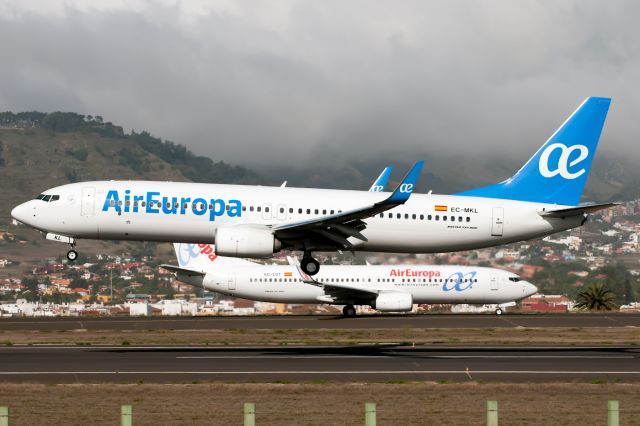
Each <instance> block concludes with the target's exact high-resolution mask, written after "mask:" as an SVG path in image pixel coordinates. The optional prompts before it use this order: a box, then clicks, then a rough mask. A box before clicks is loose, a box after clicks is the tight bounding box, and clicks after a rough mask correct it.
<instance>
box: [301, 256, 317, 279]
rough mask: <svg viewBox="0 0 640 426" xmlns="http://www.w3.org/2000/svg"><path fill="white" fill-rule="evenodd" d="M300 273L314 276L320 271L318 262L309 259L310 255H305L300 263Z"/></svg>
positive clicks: (311, 258)
mask: <svg viewBox="0 0 640 426" xmlns="http://www.w3.org/2000/svg"><path fill="white" fill-rule="evenodd" d="M300 268H301V269H302V272H304V273H305V274H307V275H309V276H314V275H315V274H317V273H318V272H319V271H320V262H318V261H317V260H315V259H314V258H313V257H311V254H310V253H305V254H304V256H303V257H302V261H301V262H300Z"/></svg>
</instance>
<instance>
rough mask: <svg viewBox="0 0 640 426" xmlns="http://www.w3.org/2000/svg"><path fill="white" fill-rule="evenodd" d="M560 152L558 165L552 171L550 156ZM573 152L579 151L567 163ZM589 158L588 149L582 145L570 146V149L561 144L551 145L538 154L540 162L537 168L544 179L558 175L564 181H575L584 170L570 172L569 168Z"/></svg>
mask: <svg viewBox="0 0 640 426" xmlns="http://www.w3.org/2000/svg"><path fill="white" fill-rule="evenodd" d="M556 150H560V156H559V157H558V164H556V166H555V168H553V170H552V169H551V167H550V166H549V158H550V157H551V154H552V153H553V152H554V151H556ZM574 151H579V152H578V156H577V157H576V158H574V159H573V160H571V161H569V157H571V154H572V153H573V152H574ZM588 156H589V149H588V148H587V147H586V146H584V145H572V146H570V147H568V146H566V145H564V144H561V143H552V144H551V145H549V146H548V147H546V148H545V150H544V151H542V154H540V162H539V163H538V168H539V169H540V174H541V175H542V176H544V177H546V178H550V177H554V176H556V175H560V176H562V177H563V178H565V179H575V178H577V177H580V176H582V175H583V174H584V173H585V172H586V170H585V168H584V167H583V168H581V169H579V170H574V171H570V170H569V168H571V167H573V166H575V165H576V164H579V163H582V162H583V161H584V160H586V159H587V157H588Z"/></svg>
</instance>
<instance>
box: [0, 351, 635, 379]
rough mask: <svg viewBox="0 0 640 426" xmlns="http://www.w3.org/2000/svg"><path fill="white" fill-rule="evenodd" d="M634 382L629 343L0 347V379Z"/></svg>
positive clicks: (632, 352)
mask: <svg viewBox="0 0 640 426" xmlns="http://www.w3.org/2000/svg"><path fill="white" fill-rule="evenodd" d="M318 380H332V381H349V382H353V381H355V382H358V381H374V382H385V381H391V380H393V381H397V380H428V381H455V382H465V381H495V382H558V381H564V382H566V381H581V382H600V381H611V382H618V381H621V382H639V381H640V348H637V347H580V348H576V347H501V346H493V347H492V346H481V347H473V346H465V347H428V346H417V347H411V346H345V347H333V346H331V347H328V346H313V347H310V346H304V347H290V346H287V347H273V346H261V347H237V348H235V347H224V348H220V347H217V348H206V347H188V346H187V347H161V346H146V347H120V346H117V347H79V346H73V347H64V346H60V347H52V346H13V347H2V348H0V382H13V383H16V382H33V383H76V382H90V383H102V382H116V383H122V382H127V383H131V382H140V381H144V382H159V383H167V382H179V383H184V382H186V383H190V382H192V381H225V382H227V381H242V382H272V381H281V382H299V381H318Z"/></svg>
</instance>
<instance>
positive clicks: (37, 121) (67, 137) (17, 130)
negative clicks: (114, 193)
mask: <svg viewBox="0 0 640 426" xmlns="http://www.w3.org/2000/svg"><path fill="white" fill-rule="evenodd" d="M106 179H149V180H162V181H165V180H172V181H194V182H217V183H257V182H259V180H260V179H259V177H258V175H257V174H256V173H255V172H253V171H252V170H249V169H247V168H244V167H240V166H232V165H229V164H226V163H224V162H222V161H219V162H214V161H213V160H212V159H210V158H207V157H202V156H197V155H195V154H193V153H192V152H190V151H189V150H188V149H187V148H186V147H184V146H182V145H178V144H175V143H172V142H168V141H163V140H161V139H159V138H156V137H153V136H151V135H150V134H149V133H147V132H141V133H136V132H131V133H130V134H126V133H125V132H124V131H123V130H122V127H120V126H115V125H113V124H112V123H109V122H106V123H105V122H103V120H102V118H101V117H99V116H98V117H92V116H82V115H80V114H75V113H60V112H58V113H51V114H44V113H40V112H29V113H18V114H13V113H10V112H5V113H0V182H2V190H1V191H0V203H1V205H2V208H1V209H0V223H3V224H6V223H7V222H8V221H9V220H10V212H11V208H12V207H13V206H15V205H17V204H19V203H21V202H23V201H26V200H28V199H31V198H33V197H34V196H35V195H36V194H38V193H39V192H41V191H42V190H44V189H46V188H50V187H53V186H56V185H63V184H66V183H70V182H78V181H87V180H106Z"/></svg>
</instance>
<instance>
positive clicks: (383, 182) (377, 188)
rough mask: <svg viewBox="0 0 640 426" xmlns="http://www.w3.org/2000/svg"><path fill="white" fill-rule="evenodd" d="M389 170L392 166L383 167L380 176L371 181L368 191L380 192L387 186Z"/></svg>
mask: <svg viewBox="0 0 640 426" xmlns="http://www.w3.org/2000/svg"><path fill="white" fill-rule="evenodd" d="M391 170H393V167H391V166H387V167H385V168H384V170H383V171H382V173H380V176H378V178H377V179H376V180H375V181H374V182H373V184H372V185H371V188H369V192H382V191H384V188H385V187H386V186H387V181H388V180H389V175H390V174H391Z"/></svg>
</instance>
